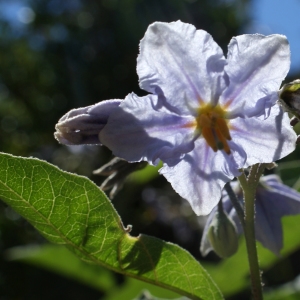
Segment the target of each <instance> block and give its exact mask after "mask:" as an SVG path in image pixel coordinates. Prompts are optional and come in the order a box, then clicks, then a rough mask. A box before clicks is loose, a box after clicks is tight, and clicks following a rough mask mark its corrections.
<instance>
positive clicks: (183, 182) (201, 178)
mask: <svg viewBox="0 0 300 300" xmlns="http://www.w3.org/2000/svg"><path fill="white" fill-rule="evenodd" d="M160 173H161V174H163V175H164V176H165V177H166V178H167V180H168V181H169V182H170V183H171V185H172V187H173V189H174V190H175V191H176V192H177V193H178V194H179V195H180V196H181V197H183V198H185V199H186V200H188V201H189V202H190V205H191V206H192V208H193V210H194V211H195V213H196V214H197V215H207V214H209V213H210V212H211V210H212V209H213V208H214V207H215V206H216V205H217V203H218V201H219V200H220V198H221V191H222V188H223V186H224V185H225V183H226V182H228V181H230V180H231V179H232V178H233V177H235V176H237V175H239V172H238V170H237V169H236V165H235V162H234V161H233V156H232V155H227V154H225V153H223V152H222V151H217V152H213V150H212V149H211V148H210V147H208V146H207V144H206V142H205V140H204V139H202V138H201V139H197V140H196V141H195V148H194V149H193V151H191V152H190V153H188V154H186V155H185V156H184V157H183V158H182V160H181V161H180V162H179V163H178V164H177V165H175V166H171V167H170V166H167V165H164V166H163V167H162V169H161V170H160Z"/></svg>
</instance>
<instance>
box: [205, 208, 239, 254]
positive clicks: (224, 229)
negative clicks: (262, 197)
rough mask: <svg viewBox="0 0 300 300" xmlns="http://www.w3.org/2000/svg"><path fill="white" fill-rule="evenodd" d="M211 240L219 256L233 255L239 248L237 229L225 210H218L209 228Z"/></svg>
mask: <svg viewBox="0 0 300 300" xmlns="http://www.w3.org/2000/svg"><path fill="white" fill-rule="evenodd" d="M208 239H209V242H210V244H211V246H212V248H213V249H214V251H215V252H216V254H217V255H218V256H220V257H221V258H226V257H230V256H232V255H233V254H234V253H235V252H236V251H237V249H238V235H237V229H236V226H235V224H234V223H233V221H232V220H231V219H230V218H229V217H228V215H227V213H226V212H224V211H218V212H216V214H215V216H214V219H213V220H212V222H211V224H210V228H209V230H208Z"/></svg>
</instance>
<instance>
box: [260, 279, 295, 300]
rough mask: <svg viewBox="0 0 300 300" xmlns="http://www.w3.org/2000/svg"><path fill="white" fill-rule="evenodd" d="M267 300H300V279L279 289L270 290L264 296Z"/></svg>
mask: <svg viewBox="0 0 300 300" xmlns="http://www.w3.org/2000/svg"><path fill="white" fill-rule="evenodd" d="M264 299H265V300H281V299H285V300H298V299H300V277H299V276H298V277H296V279H295V280H293V281H291V282H288V283H286V284H283V285H281V286H279V287H276V288H273V289H270V290H269V291H268V292H266V293H265V294H264Z"/></svg>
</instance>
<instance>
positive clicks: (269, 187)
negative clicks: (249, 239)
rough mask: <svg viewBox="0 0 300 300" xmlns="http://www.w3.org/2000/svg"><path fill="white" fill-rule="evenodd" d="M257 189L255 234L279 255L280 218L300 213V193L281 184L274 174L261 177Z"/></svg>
mask: <svg viewBox="0 0 300 300" xmlns="http://www.w3.org/2000/svg"><path fill="white" fill-rule="evenodd" d="M261 182H262V183H265V185H266V187H265V188H264V187H260V188H259V190H258V191H257V194H256V195H257V201H256V203H257V204H256V211H257V214H256V235H257V240H259V241H260V242H261V243H262V245H263V246H264V247H266V248H268V249H269V250H271V251H272V252H274V253H275V254H277V255H279V254H280V250H281V249H282V247H283V233H282V225H281V218H282V217H283V216H288V215H296V214H300V193H298V192H297V191H295V190H293V189H292V188H290V187H288V186H286V185H284V184H282V183H281V182H280V179H279V178H278V177H277V176H276V175H269V176H265V177H263V178H262V179H261Z"/></svg>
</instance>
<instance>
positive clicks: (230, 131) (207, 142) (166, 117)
mask: <svg viewBox="0 0 300 300" xmlns="http://www.w3.org/2000/svg"><path fill="white" fill-rule="evenodd" d="M289 65H290V50H289V45H288V42H287V39H286V38H285V37H284V36H282V35H270V36H263V35H258V34H256V35H241V36H237V37H234V38H233V39H232V40H231V42H230V43H229V46H228V55H227V59H226V58H225V57H224V55H223V52H222V50H221V48H220V47H219V46H218V45H217V44H216V43H215V42H214V40H213V39H212V37H211V36H210V35H209V34H208V33H207V32H205V31H204V30H196V29H195V27H194V26H192V25H190V24H185V23H182V22H180V21H177V22H173V23H160V22H156V23H154V24H152V25H150V26H149V28H148V30H147V31H146V34H145V37H144V38H143V39H142V41H141V43H140V54H139V56H138V59H137V72H138V75H139V82H140V87H141V88H142V89H144V90H146V91H148V92H149V93H151V94H149V95H147V96H144V97H138V96H137V95H135V94H129V95H128V96H127V97H126V98H125V100H124V101H123V102H122V103H121V104H120V106H119V107H118V108H116V109H114V110H113V111H112V113H111V115H110V116H109V118H108V122H107V125H106V126H105V127H104V128H103V129H102V131H101V133H100V134H99V137H100V141H101V143H102V144H104V145H106V146H107V147H108V148H110V149H111V150H112V151H113V153H114V154H115V155H116V156H119V157H122V158H124V159H126V160H128V161H130V162H137V161H142V160H145V161H148V162H149V163H150V164H154V165H155V164H157V163H158V162H159V160H162V162H163V167H162V168H161V170H160V173H161V174H163V175H164V176H165V177H166V178H167V180H168V181H169V182H170V183H171V184H172V186H173V188H174V189H175V191H176V192H177V193H179V194H180V195H181V196H182V197H183V198H185V199H187V200H188V201H189V202H190V204H191V206H192V208H193V209H194V211H195V212H196V213H197V214H199V215H200V214H208V213H210V212H211V210H212V209H213V207H215V206H216V204H217V202H218V201H219V199H220V197H221V191H222V188H223V186H224V184H225V183H226V182H228V181H230V180H232V179H233V178H234V177H236V176H239V174H240V173H239V169H241V168H245V167H248V166H250V165H253V164H256V163H270V162H273V161H276V160H278V159H280V158H282V157H284V156H286V155H287V154H289V153H290V152H292V151H293V150H294V148H295V141H296V134H295V133H294V132H293V130H292V128H291V127H290V125H289V118H288V116H287V114H286V113H283V112H282V111H281V109H280V108H279V107H278V106H277V105H275V102H276V100H277V99H278V93H277V91H278V90H279V87H280V84H281V82H282V80H283V79H284V78H285V76H286V74H287V72H288V69H289Z"/></svg>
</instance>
